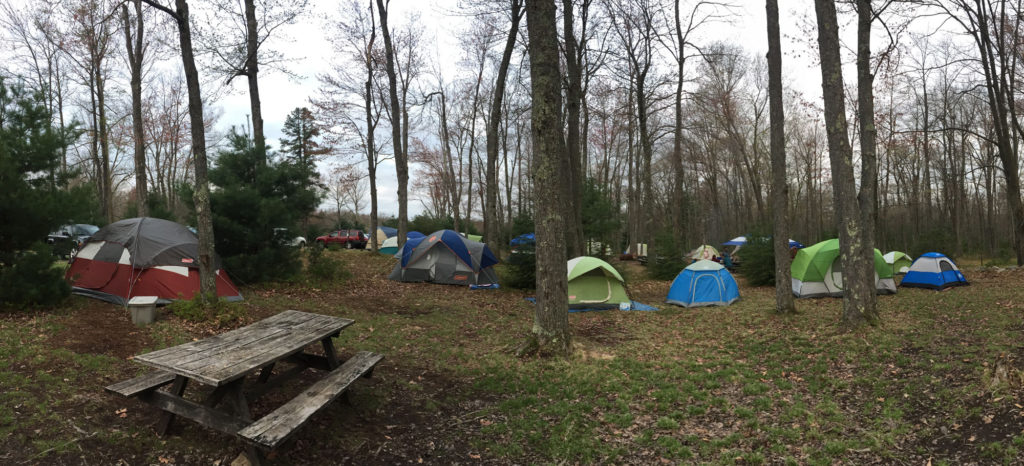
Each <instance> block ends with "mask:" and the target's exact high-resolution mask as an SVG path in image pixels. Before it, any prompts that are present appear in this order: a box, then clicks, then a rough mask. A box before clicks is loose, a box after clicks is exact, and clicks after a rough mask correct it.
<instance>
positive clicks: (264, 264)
mask: <svg viewBox="0 0 1024 466" xmlns="http://www.w3.org/2000/svg"><path fill="white" fill-rule="evenodd" d="M313 249H316V248H313ZM223 260H224V265H225V268H226V269H227V270H228V271H229V272H230V273H231V278H233V279H235V280H237V281H238V282H240V283H260V282H268V281H277V280H288V279H291V278H294V277H295V276H296V275H297V274H298V273H299V271H301V270H302V262H301V261H300V260H299V254H298V251H297V250H296V249H295V248H291V247H286V246H277V247H267V248H266V249H259V250H257V251H255V252H252V253H243V254H237V255H234V256H230V257H225V258H224V259H223Z"/></svg>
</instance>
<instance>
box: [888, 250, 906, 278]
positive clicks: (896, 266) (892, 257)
mask: <svg viewBox="0 0 1024 466" xmlns="http://www.w3.org/2000/svg"><path fill="white" fill-rule="evenodd" d="M882 258H883V259H885V263H886V264H889V267H891V268H892V273H893V275H896V274H899V273H907V271H909V270H910V265H911V264H913V263H914V260H913V259H911V258H910V256H908V255H906V254H904V253H902V252H899V251H889V252H887V253H885V255H883V256H882Z"/></svg>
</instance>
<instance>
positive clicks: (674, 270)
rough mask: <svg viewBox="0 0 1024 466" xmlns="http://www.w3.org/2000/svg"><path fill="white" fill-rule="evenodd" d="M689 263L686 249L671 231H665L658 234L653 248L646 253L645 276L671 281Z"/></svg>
mask: <svg viewBox="0 0 1024 466" xmlns="http://www.w3.org/2000/svg"><path fill="white" fill-rule="evenodd" d="M689 263H690V261H689V258H687V257H686V248H684V247H683V245H682V244H681V243H680V242H679V240H678V238H676V235H673V234H672V231H671V230H668V229H665V230H662V231H661V232H659V233H658V235H657V236H656V237H655V239H654V247H653V248H652V249H651V250H650V251H648V255H647V274H648V275H649V276H650V277H651V278H653V279H655V280H673V279H675V278H676V275H678V274H679V271H680V270H683V267H686V266H687V265H689Z"/></svg>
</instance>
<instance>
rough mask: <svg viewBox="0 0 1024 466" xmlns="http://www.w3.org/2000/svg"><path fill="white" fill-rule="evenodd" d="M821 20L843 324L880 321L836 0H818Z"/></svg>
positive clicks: (820, 45)
mask: <svg viewBox="0 0 1024 466" xmlns="http://www.w3.org/2000/svg"><path fill="white" fill-rule="evenodd" d="M814 10H815V13H816V14H817V20H818V49H819V53H820V55H821V80H822V84H821V87H822V94H823V96H824V104H825V129H826V135H827V136H828V152H829V160H830V161H831V168H832V180H833V182H832V184H833V189H832V196H833V200H834V203H835V206H836V228H837V229H838V230H839V250H840V260H841V265H842V275H843V289H844V293H843V315H842V320H841V321H840V326H841V328H843V329H844V330H851V329H854V328H856V327H858V326H860V325H861V324H863V323H864V322H871V323H873V322H875V320H876V319H877V315H876V314H875V309H873V308H871V307H870V306H871V304H873V303H874V299H873V298H874V294H875V284H874V274H872V275H871V276H870V277H864V276H863V271H864V270H866V269H867V267H868V266H866V265H865V264H864V263H863V262H864V259H865V258H864V257H862V256H861V254H860V252H861V251H862V250H863V240H864V237H863V225H862V221H861V215H860V206H859V205H858V203H857V196H856V186H855V183H854V178H853V149H852V148H851V147H850V141H849V139H847V128H848V127H847V123H846V108H845V107H846V103H845V101H844V98H843V93H844V89H843V74H842V62H841V59H840V56H839V25H838V22H837V20H836V6H835V3H833V2H832V0H815V1H814Z"/></svg>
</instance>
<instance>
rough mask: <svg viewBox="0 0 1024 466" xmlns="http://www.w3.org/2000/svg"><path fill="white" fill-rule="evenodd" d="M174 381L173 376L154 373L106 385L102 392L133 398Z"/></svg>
mask: <svg viewBox="0 0 1024 466" xmlns="http://www.w3.org/2000/svg"><path fill="white" fill-rule="evenodd" d="M173 381H174V374H172V373H170V372H165V371H154V372H150V373H148V374H145V375H140V376H138V377H136V378H134V379H128V380H125V381H122V382H118V383H115V384H113V385H108V386H107V387H105V388H104V390H106V391H108V392H110V393H116V394H118V395H121V396H123V397H129V398H130V397H133V396H135V395H138V394H140V393H142V392H146V391H149V390H155V389H157V388H160V387H162V386H164V385H167V384H169V383H171V382H173Z"/></svg>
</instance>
